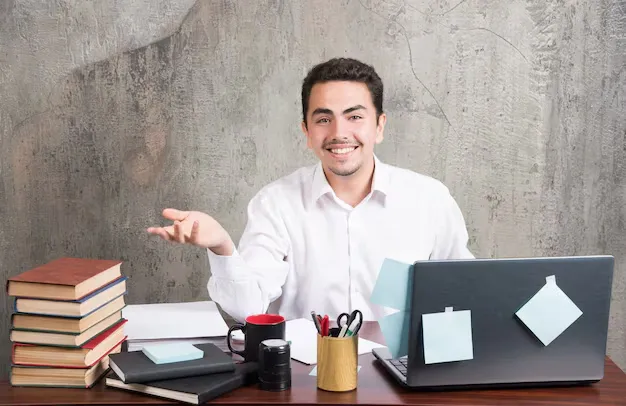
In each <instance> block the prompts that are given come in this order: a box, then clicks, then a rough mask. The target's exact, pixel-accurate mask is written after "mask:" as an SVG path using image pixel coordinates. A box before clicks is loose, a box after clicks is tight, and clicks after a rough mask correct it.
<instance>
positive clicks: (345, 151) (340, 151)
mask: <svg viewBox="0 0 626 406" xmlns="http://www.w3.org/2000/svg"><path fill="white" fill-rule="evenodd" d="M358 148H359V147H358V146H357V145H350V146H341V147H339V146H335V147H334V148H326V151H328V152H330V154H331V155H332V156H333V157H335V158H346V157H348V156H350V154H352V153H353V152H354V151H356V150H357V149H358Z"/></svg>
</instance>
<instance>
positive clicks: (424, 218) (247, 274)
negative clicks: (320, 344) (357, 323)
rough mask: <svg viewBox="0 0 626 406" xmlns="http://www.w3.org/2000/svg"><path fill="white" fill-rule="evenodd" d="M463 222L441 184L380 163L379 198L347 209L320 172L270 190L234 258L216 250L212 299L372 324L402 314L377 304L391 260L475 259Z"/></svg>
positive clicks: (309, 171)
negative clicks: (359, 316) (350, 316)
mask: <svg viewBox="0 0 626 406" xmlns="http://www.w3.org/2000/svg"><path fill="white" fill-rule="evenodd" d="M467 240H468V235H467V231H466V226H465V221H464V218H463V215H462V214H461V211H460V210H459V207H458V205H457V203H456V202H455V200H454V199H453V197H452V196H451V195H450V193H449V191H448V188H447V187H446V186H444V185H443V184H442V183H441V182H439V181H437V180H435V179H433V178H430V177H428V176H425V175H421V174H418V173H415V172H412V171H410V170H407V169H402V168H398V167H394V166H391V165H388V164H384V163H382V162H380V160H379V159H378V158H376V157H375V169H374V179H373V182H372V191H371V192H370V194H369V195H368V196H367V197H366V198H365V199H364V200H363V201H362V202H361V203H359V204H358V205H357V206H356V207H351V206H350V205H348V204H346V203H344V202H343V201H341V200H340V199H339V198H337V196H336V195H335V194H334V192H333V190H332V188H331V187H330V185H329V184H328V182H327V180H326V177H325V176H324V172H323V170H322V167H321V164H317V165H314V166H310V167H304V168H300V169H298V170H296V171H295V172H293V173H291V174H290V175H287V176H285V177H283V178H281V179H278V180H276V181H274V182H272V183H270V184H269V185H267V186H265V187H264V188H262V189H261V190H260V191H259V192H258V193H257V194H256V195H255V196H254V197H253V198H252V200H251V201H250V203H249V205H248V223H247V225H246V227H245V230H244V232H243V234H242V236H241V239H240V241H239V247H238V248H236V249H235V251H234V252H233V254H232V255H230V256H220V255H216V254H214V253H213V252H212V251H210V250H207V251H208V255H209V263H210V266H211V273H212V275H211V277H210V279H209V282H208V290H209V295H210V296H211V299H212V300H214V301H215V302H217V303H219V304H220V306H221V307H222V308H223V309H224V311H225V312H227V313H228V314H229V315H230V316H231V317H233V318H234V319H236V320H238V321H243V320H244V319H245V318H246V317H247V316H248V315H251V314H259V313H266V312H268V313H277V314H280V315H282V316H284V317H285V318H286V319H288V320H289V319H294V318H301V317H304V318H310V317H311V311H313V310H314V311H315V312H316V313H317V314H321V315H324V314H328V315H329V317H330V318H331V320H334V319H336V318H337V316H338V315H339V314H340V313H342V312H350V311H352V310H354V309H359V310H361V311H362V312H363V318H364V319H365V320H377V319H379V318H380V317H382V316H384V315H387V314H390V313H393V312H394V311H395V310H393V309H387V308H383V307H380V306H378V305H374V304H372V303H371V302H370V301H369V297H370V295H371V293H372V290H373V289H374V285H375V283H376V278H377V276H378V272H379V270H380V267H381V264H382V262H383V260H384V259H385V258H391V259H395V260H398V261H402V262H405V263H407V264H412V263H413V262H414V261H416V260H424V259H429V258H430V259H457V258H473V255H472V254H471V253H470V251H469V250H468V249H467Z"/></svg>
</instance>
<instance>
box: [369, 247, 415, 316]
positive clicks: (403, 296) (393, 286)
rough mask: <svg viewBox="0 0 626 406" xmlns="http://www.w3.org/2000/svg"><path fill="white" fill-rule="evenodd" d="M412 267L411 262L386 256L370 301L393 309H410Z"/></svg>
mask: <svg viewBox="0 0 626 406" xmlns="http://www.w3.org/2000/svg"><path fill="white" fill-rule="evenodd" d="M412 268H413V266H412V265H410V264H405V263H403V262H399V261H396V260H393V259H389V258H385V260H384V261H383V264H382V266H381V268H380V271H379V273H378V278H377V279H376V285H374V290H373V291H372V295H371V296H370V301H371V302H372V303H374V304H378V305H380V306H386V307H391V308H393V309H398V310H405V309H408V308H409V307H410V303H411V295H410V292H411V271H412Z"/></svg>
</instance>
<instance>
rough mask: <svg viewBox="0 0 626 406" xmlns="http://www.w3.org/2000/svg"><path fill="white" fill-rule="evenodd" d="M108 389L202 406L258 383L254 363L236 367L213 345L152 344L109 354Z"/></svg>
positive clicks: (256, 369)
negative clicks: (138, 349)
mask: <svg viewBox="0 0 626 406" xmlns="http://www.w3.org/2000/svg"><path fill="white" fill-rule="evenodd" d="M110 365H111V372H109V373H108V374H107V376H106V380H105V384H106V386H108V387H112V388H117V389H122V390H127V391H132V392H138V393H142V394H145V395H151V396H157V397H160V398H164V399H171V400H178V401H180V402H186V403H191V404H202V403H206V402H209V401H211V400H213V399H215V398H217V397H220V396H222V395H224V394H227V393H229V392H232V391H234V390H235V389H238V388H240V387H242V386H245V385H250V384H254V383H256V382H257V381H258V375H257V371H258V364H257V363H256V362H247V363H238V362H235V361H234V360H233V358H232V356H231V355H230V354H228V353H226V352H224V351H222V350H221V349H220V348H219V347H218V346H217V345H215V344H213V343H204V344H193V345H192V344H189V343H171V342H168V343H154V344H148V345H145V346H143V347H142V349H141V351H132V352H121V353H119V354H111V360H110Z"/></svg>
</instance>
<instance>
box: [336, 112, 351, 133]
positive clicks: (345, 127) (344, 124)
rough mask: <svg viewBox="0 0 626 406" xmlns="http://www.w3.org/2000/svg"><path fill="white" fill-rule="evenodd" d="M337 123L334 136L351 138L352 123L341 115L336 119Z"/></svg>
mask: <svg viewBox="0 0 626 406" xmlns="http://www.w3.org/2000/svg"><path fill="white" fill-rule="evenodd" d="M334 123H335V125H334V129H333V130H334V134H333V135H334V136H335V137H336V138H349V135H350V129H349V128H350V125H349V123H348V121H347V120H345V119H344V118H343V117H340V118H339V119H337V120H335V121H334Z"/></svg>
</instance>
